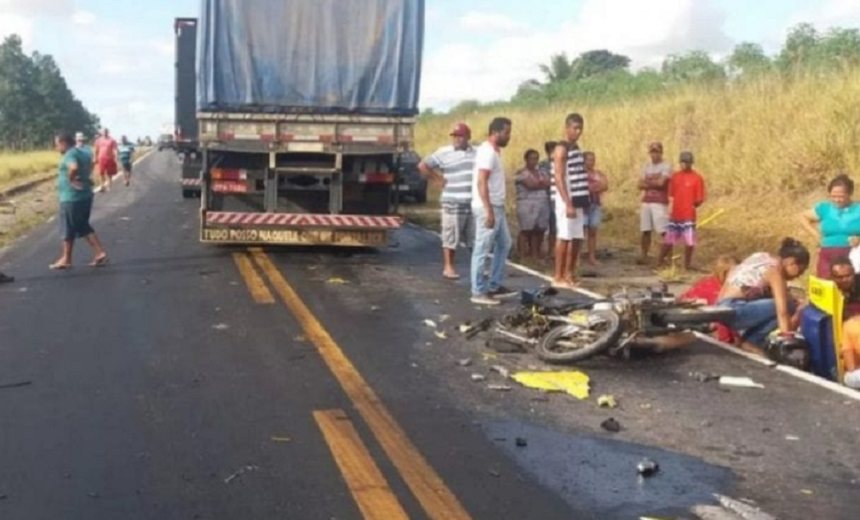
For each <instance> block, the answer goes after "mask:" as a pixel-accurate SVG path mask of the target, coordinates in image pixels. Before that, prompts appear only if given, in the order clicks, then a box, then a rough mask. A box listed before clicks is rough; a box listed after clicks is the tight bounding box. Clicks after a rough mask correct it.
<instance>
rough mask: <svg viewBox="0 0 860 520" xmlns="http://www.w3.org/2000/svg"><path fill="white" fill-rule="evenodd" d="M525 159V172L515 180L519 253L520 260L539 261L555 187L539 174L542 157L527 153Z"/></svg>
mask: <svg viewBox="0 0 860 520" xmlns="http://www.w3.org/2000/svg"><path fill="white" fill-rule="evenodd" d="M524 159H525V162H526V165H525V168H522V169H521V170H520V171H518V172H517V175H516V177H515V178H514V179H515V181H514V182H515V185H516V188H517V220H518V221H519V225H520V233H519V237H518V238H517V250H518V252H519V254H520V256H521V257H523V258H525V257H526V256H530V257H531V258H532V259H533V260H537V259H538V258H540V250H541V245H542V244H543V237H544V235H545V234H546V230H547V228H548V227H549V212H550V207H549V197H548V196H547V188H549V187H550V186H552V183H551V181H550V177H544V176H543V175H541V173H540V171H539V170H538V166H537V165H538V161H539V160H540V154H539V153H538V152H537V150H528V151H527V152H526V153H525V156H524Z"/></svg>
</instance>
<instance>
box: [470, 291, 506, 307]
mask: <svg viewBox="0 0 860 520" xmlns="http://www.w3.org/2000/svg"><path fill="white" fill-rule="evenodd" d="M472 303H474V304H475V305H489V306H494V305H500V304H501V303H502V302H500V301H499V300H497V299H495V298H493V297H492V296H489V295H487V294H473V295H472Z"/></svg>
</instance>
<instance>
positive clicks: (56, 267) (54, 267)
mask: <svg viewBox="0 0 860 520" xmlns="http://www.w3.org/2000/svg"><path fill="white" fill-rule="evenodd" d="M71 268H72V266H71V265H70V264H51V265H49V266H48V269H50V270H51V271H68V270H69V269H71Z"/></svg>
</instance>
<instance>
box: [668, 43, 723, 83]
mask: <svg viewBox="0 0 860 520" xmlns="http://www.w3.org/2000/svg"><path fill="white" fill-rule="evenodd" d="M662 71H663V75H664V76H665V78H666V80H667V81H670V82H675V83H698V82H712V81H717V80H723V79H725V78H726V71H725V69H723V67H721V66H720V65H719V64H717V63H714V60H713V59H711V56H710V55H709V54H708V53H707V52H704V51H692V52H689V53H687V54H682V55H671V56H669V57H668V58H666V59H665V60H664V61H663V68H662Z"/></svg>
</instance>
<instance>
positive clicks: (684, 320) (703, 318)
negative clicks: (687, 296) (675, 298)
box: [654, 305, 735, 325]
mask: <svg viewBox="0 0 860 520" xmlns="http://www.w3.org/2000/svg"><path fill="white" fill-rule="evenodd" d="M654 317H655V318H657V320H658V321H661V322H662V323H663V324H664V325H669V324H674V325H705V324H708V323H727V322H729V321H731V320H732V318H734V317H735V311H734V309H730V308H728V307H718V306H710V305H706V306H703V307H691V308H683V307H678V308H675V309H665V310H661V311H657V312H655V313H654Z"/></svg>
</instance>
